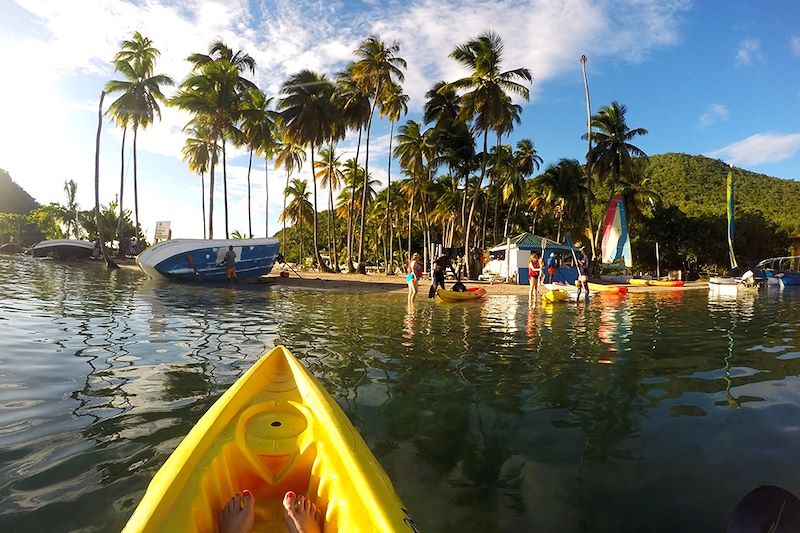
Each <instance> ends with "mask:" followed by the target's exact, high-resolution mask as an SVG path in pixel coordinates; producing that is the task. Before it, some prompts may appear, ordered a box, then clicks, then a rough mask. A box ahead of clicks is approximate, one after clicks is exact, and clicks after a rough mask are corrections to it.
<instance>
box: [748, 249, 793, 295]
mask: <svg viewBox="0 0 800 533" xmlns="http://www.w3.org/2000/svg"><path fill="white" fill-rule="evenodd" d="M753 272H754V273H755V275H756V276H757V277H763V278H765V279H766V280H767V285H779V286H781V287H782V286H784V285H800V255H793V256H788V257H771V258H769V259H764V260H763V261H761V262H760V263H758V264H757V265H756V266H755V268H754V269H753Z"/></svg>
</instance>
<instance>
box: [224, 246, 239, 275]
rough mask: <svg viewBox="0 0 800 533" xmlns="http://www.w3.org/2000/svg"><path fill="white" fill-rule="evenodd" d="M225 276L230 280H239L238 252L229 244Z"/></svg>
mask: <svg viewBox="0 0 800 533" xmlns="http://www.w3.org/2000/svg"><path fill="white" fill-rule="evenodd" d="M224 261H225V278H226V279H227V280H228V281H238V278H237V277H236V252H234V251H233V246H228V252H227V253H226V254H225V259H224Z"/></svg>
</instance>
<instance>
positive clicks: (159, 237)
mask: <svg viewBox="0 0 800 533" xmlns="http://www.w3.org/2000/svg"><path fill="white" fill-rule="evenodd" d="M169 234H170V231H169V220H159V221H158V222H156V235H155V240H156V242H158V241H166V240H168V239H169V237H170V235H169Z"/></svg>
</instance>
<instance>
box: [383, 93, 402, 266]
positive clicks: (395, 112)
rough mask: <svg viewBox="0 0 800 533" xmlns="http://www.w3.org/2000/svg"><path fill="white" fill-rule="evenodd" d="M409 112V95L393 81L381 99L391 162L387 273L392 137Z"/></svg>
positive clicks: (388, 192)
mask: <svg viewBox="0 0 800 533" xmlns="http://www.w3.org/2000/svg"><path fill="white" fill-rule="evenodd" d="M406 113H408V95H406V94H403V88H402V87H401V86H400V85H398V84H396V83H392V84H391V85H390V86H389V87H388V88H387V90H386V91H385V92H384V95H383V99H382V100H381V110H380V116H381V117H388V118H389V163H388V165H387V168H386V176H387V183H386V233H387V234H388V238H389V259H388V260H387V261H386V274H387V275H388V274H390V273H391V258H392V257H394V249H393V244H392V243H393V241H392V238H393V235H394V231H393V230H394V228H393V227H392V225H391V224H390V223H389V218H390V216H389V213H390V212H391V210H392V188H391V187H392V139H393V137H394V124H395V122H397V121H398V120H400V117H401V116H402V115H405V114H406Z"/></svg>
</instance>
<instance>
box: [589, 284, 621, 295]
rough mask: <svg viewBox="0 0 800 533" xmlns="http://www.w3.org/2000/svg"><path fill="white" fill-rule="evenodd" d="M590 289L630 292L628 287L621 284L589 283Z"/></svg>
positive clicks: (611, 292) (610, 292)
mask: <svg viewBox="0 0 800 533" xmlns="http://www.w3.org/2000/svg"><path fill="white" fill-rule="evenodd" d="M589 290H592V291H596V292H604V293H606V294H619V295H623V294H628V287H622V286H619V285H603V284H602V283H591V282H590V283H589Z"/></svg>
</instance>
